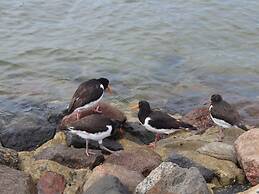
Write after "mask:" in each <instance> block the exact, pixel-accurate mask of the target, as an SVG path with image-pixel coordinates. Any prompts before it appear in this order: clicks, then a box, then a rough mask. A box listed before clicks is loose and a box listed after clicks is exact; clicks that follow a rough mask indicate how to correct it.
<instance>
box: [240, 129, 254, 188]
mask: <svg viewBox="0 0 259 194" xmlns="http://www.w3.org/2000/svg"><path fill="white" fill-rule="evenodd" d="M235 149H236V153H237V158H238V161H239V163H240V164H241V166H242V168H243V170H244V171H245V174H246V177H247V179H248V180H249V182H250V183H252V185H256V184H259V154H258V153H259V129H257V128H256V129H251V130H249V131H247V132H245V133H244V134H242V135H241V136H240V137H239V138H238V139H237V140H236V142H235Z"/></svg>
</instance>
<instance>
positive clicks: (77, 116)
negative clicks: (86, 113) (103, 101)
mask: <svg viewBox="0 0 259 194" xmlns="http://www.w3.org/2000/svg"><path fill="white" fill-rule="evenodd" d="M80 116H81V112H80V109H78V110H77V111H76V120H79V119H80Z"/></svg>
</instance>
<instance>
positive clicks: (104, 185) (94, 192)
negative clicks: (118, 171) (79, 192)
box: [84, 175, 130, 194]
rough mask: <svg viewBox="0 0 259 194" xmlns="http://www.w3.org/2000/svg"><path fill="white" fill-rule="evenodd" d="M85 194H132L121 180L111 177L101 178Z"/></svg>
mask: <svg viewBox="0 0 259 194" xmlns="http://www.w3.org/2000/svg"><path fill="white" fill-rule="evenodd" d="M84 194H130V192H129V191H128V188H127V187H125V186H124V185H123V184H122V183H121V182H120V180H119V179H118V178H117V177H115V176H111V175H107V176H104V177H102V178H100V179H99V180H98V181H97V182H95V183H94V184H93V185H91V186H90V187H89V188H88V189H87V191H86V192H84Z"/></svg>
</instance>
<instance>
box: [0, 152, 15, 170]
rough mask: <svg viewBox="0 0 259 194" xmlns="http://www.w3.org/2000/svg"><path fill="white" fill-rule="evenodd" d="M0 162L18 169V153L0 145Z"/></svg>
mask: <svg viewBox="0 0 259 194" xmlns="http://www.w3.org/2000/svg"><path fill="white" fill-rule="evenodd" d="M0 164H2V165H6V166H9V167H11V168H15V169H18V165H19V158H18V153H17V152H16V151H15V150H12V149H8V148H1V147H0Z"/></svg>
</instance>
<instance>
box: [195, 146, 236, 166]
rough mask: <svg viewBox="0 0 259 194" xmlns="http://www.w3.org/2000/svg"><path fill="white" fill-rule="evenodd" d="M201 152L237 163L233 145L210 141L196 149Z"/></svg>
mask: <svg viewBox="0 0 259 194" xmlns="http://www.w3.org/2000/svg"><path fill="white" fill-rule="evenodd" d="M197 151H198V152H199V153H201V154H205V155H208V156H212V157H215V158H218V159H222V160H230V161H232V162H234V163H237V159H236V153H235V149H234V146H233V145H229V144H226V143H222V142H212V143H209V144H206V145H204V146H203V147H201V148H199V149H198V150H197Z"/></svg>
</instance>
